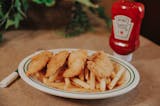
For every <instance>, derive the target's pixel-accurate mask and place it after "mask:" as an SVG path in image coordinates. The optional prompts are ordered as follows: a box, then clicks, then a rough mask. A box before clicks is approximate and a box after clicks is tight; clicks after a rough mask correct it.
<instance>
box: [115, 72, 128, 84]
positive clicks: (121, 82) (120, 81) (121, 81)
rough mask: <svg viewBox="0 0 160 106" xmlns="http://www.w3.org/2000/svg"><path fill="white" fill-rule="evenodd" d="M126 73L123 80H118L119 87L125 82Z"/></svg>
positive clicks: (122, 77)
mask: <svg viewBox="0 0 160 106" xmlns="http://www.w3.org/2000/svg"><path fill="white" fill-rule="evenodd" d="M125 76H126V71H125V72H124V73H123V74H122V76H121V78H120V79H119V80H118V82H117V85H118V86H120V85H122V84H123V83H124V82H125Z"/></svg>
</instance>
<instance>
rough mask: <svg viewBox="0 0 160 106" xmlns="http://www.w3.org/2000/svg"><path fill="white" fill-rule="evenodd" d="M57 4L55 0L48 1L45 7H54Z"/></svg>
mask: <svg viewBox="0 0 160 106" xmlns="http://www.w3.org/2000/svg"><path fill="white" fill-rule="evenodd" d="M55 3H56V1H55V0H46V3H45V5H46V6H53V5H54V4H55Z"/></svg>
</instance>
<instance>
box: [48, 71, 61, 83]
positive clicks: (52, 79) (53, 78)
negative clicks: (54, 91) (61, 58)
mask: <svg viewBox="0 0 160 106" xmlns="http://www.w3.org/2000/svg"><path fill="white" fill-rule="evenodd" d="M58 73H59V71H57V72H56V73H54V74H53V75H52V76H50V77H49V81H50V82H54V81H55V80H56V78H57V76H58Z"/></svg>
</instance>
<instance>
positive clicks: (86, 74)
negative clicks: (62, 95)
mask: <svg viewBox="0 0 160 106" xmlns="http://www.w3.org/2000/svg"><path fill="white" fill-rule="evenodd" d="M88 57H90V56H88ZM68 58H69V57H68ZM67 61H68V59H67V60H66V62H65V65H63V67H61V68H60V69H58V71H56V73H54V74H53V75H52V76H51V77H46V70H47V64H48V63H47V64H46V66H45V67H43V69H42V70H39V71H37V72H36V73H34V74H32V75H31V76H30V75H29V77H33V78H35V79H37V80H39V81H41V82H42V83H44V84H45V85H47V86H49V87H51V88H57V89H61V90H66V91H71V92H102V91H107V90H111V89H114V88H116V87H118V86H120V85H122V84H123V83H124V82H125V75H126V71H125V68H124V67H123V66H121V65H120V64H118V63H116V62H113V61H111V60H109V61H110V62H111V63H112V66H113V71H112V73H111V75H110V76H108V77H105V78H104V77H103V78H100V77H97V76H96V75H95V73H94V72H93V71H91V70H89V69H88V67H87V61H88V59H87V60H86V61H85V66H84V68H83V69H82V70H81V73H80V74H78V75H76V76H74V77H64V75H63V73H64V70H66V69H67V67H68V66H67V65H68V62H67Z"/></svg>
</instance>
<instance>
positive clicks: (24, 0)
mask: <svg viewBox="0 0 160 106" xmlns="http://www.w3.org/2000/svg"><path fill="white" fill-rule="evenodd" d="M22 4H23V8H24V11H27V9H28V1H27V0H22Z"/></svg>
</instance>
